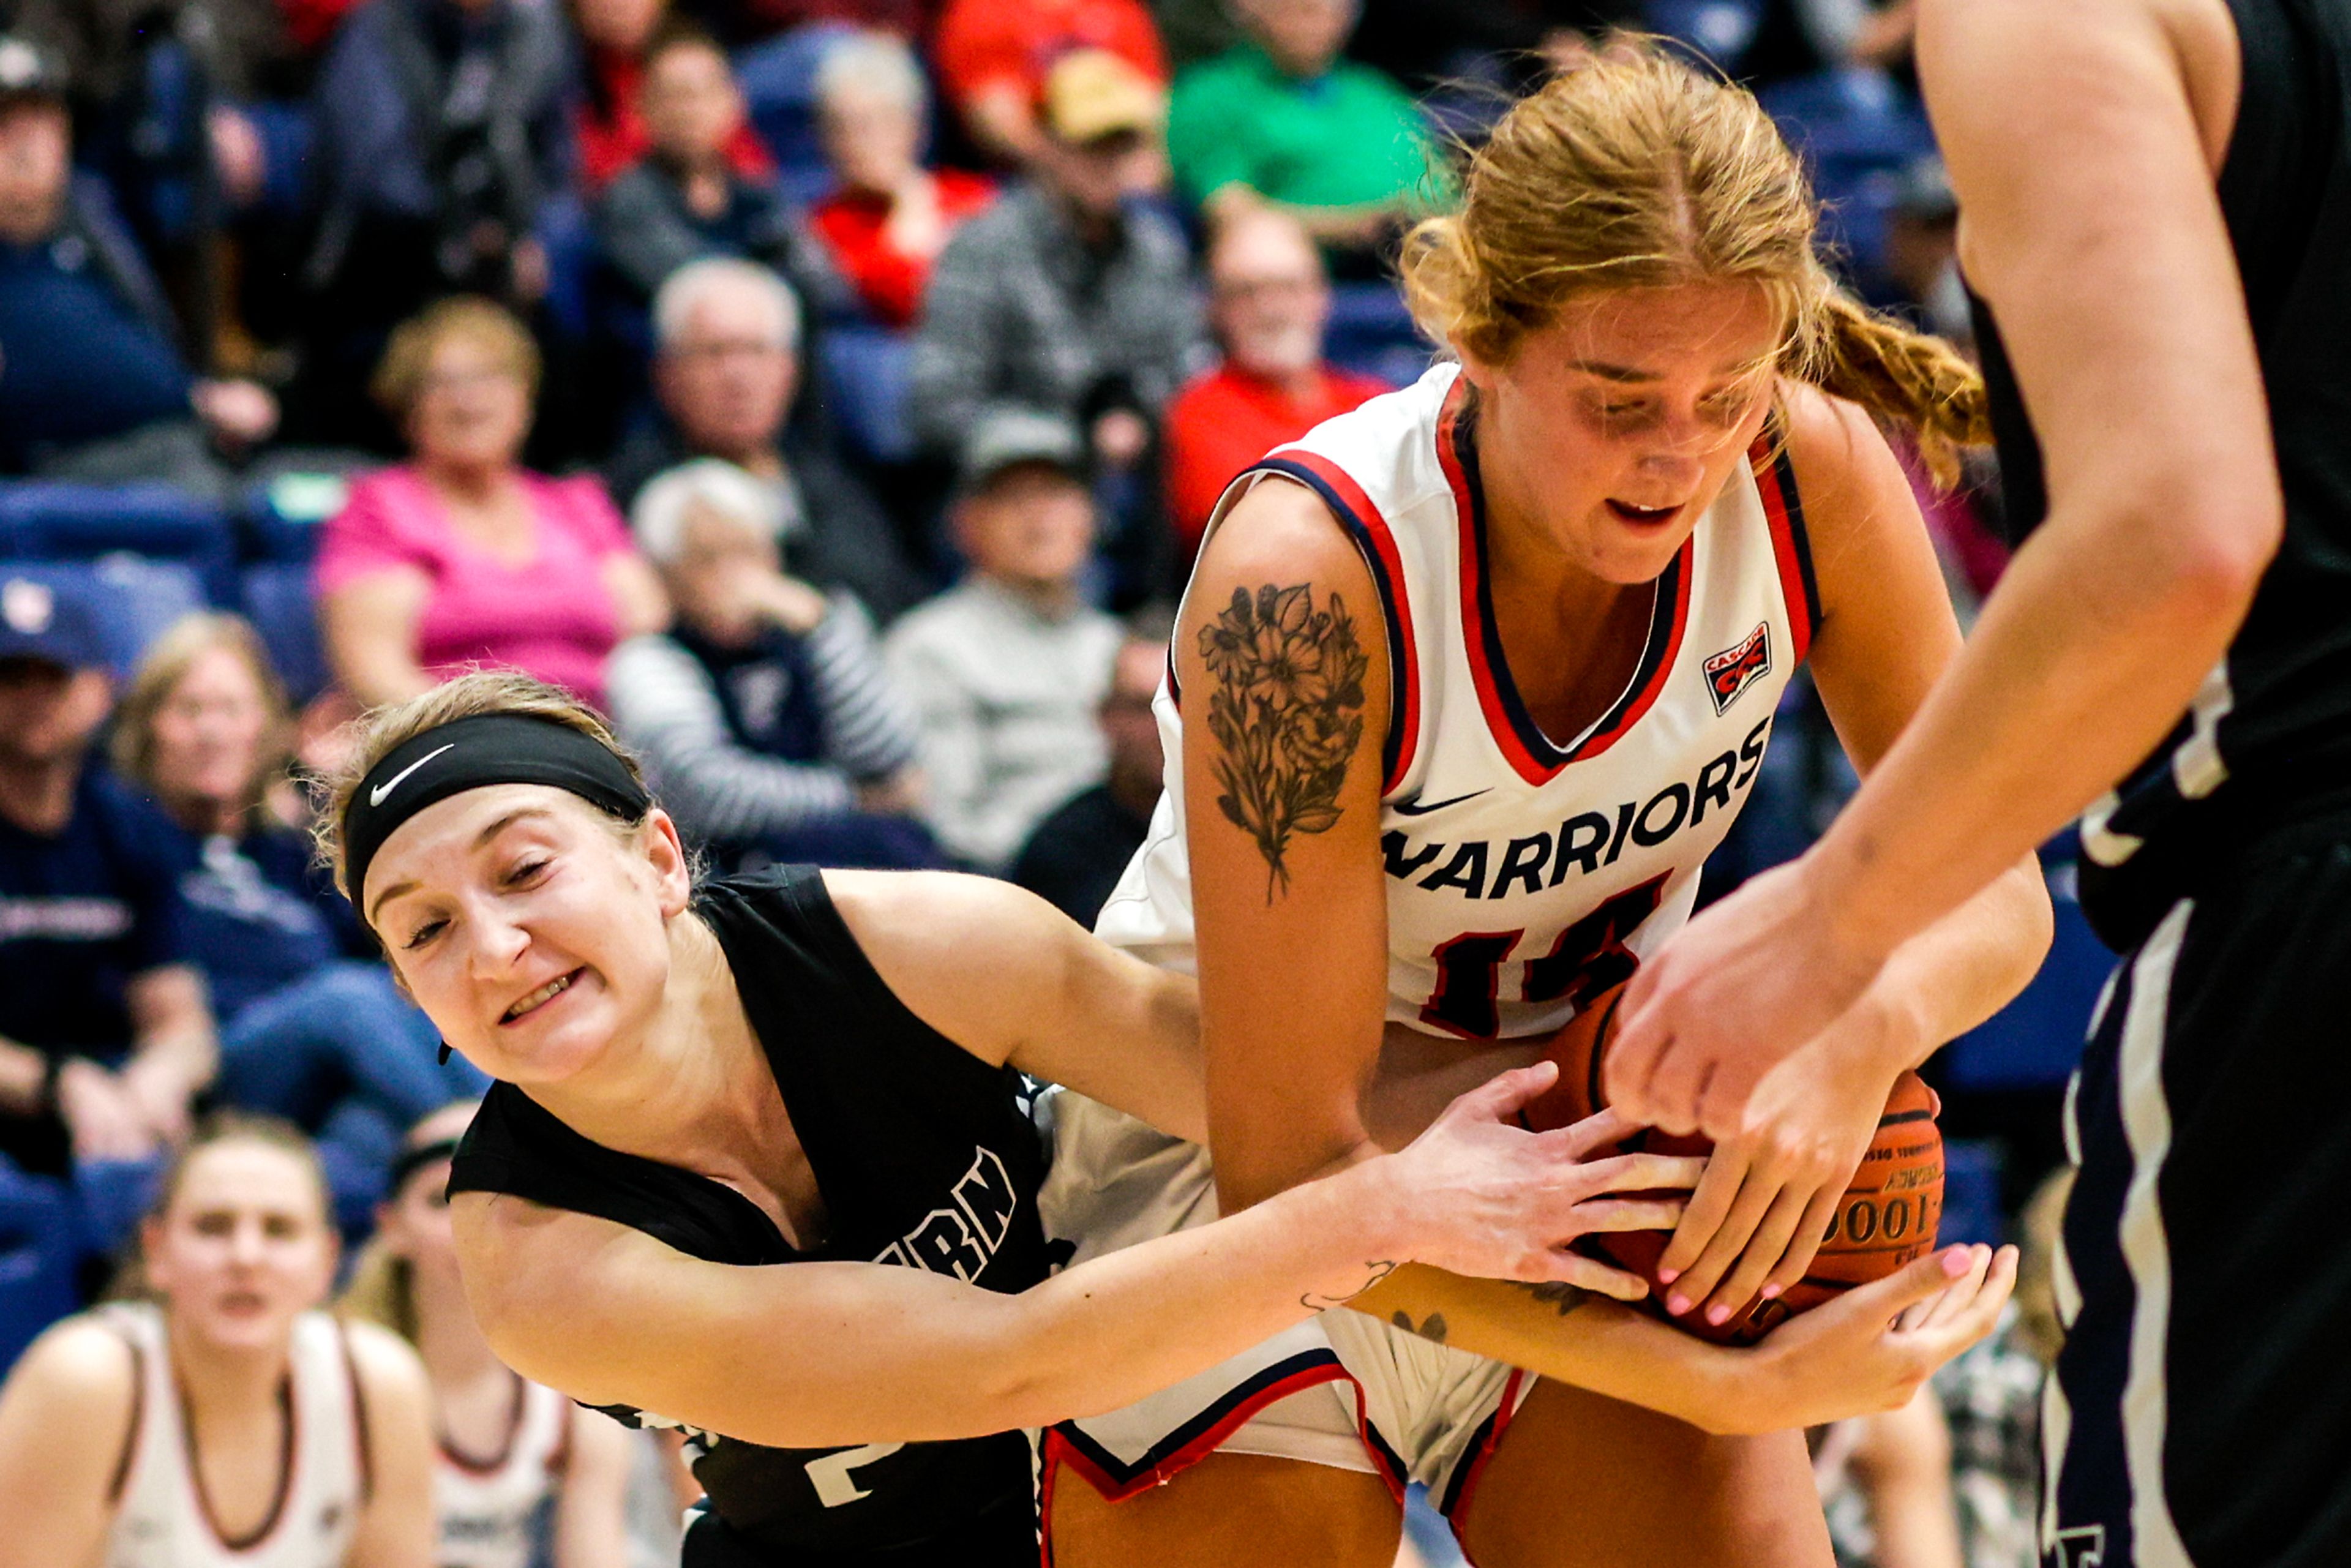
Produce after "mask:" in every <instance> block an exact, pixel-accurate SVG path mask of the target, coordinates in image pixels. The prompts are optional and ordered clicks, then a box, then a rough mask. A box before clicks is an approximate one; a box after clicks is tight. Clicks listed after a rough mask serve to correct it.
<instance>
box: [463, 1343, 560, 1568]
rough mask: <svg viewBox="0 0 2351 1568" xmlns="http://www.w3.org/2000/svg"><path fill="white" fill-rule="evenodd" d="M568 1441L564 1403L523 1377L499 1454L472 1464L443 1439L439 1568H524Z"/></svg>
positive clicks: (557, 1477) (547, 1389) (526, 1566)
mask: <svg viewBox="0 0 2351 1568" xmlns="http://www.w3.org/2000/svg"><path fill="white" fill-rule="evenodd" d="M570 1437H571V1401H569V1399H566V1398H565V1397H564V1396H562V1395H560V1394H558V1393H557V1392H556V1391H555V1390H554V1389H552V1388H549V1387H547V1386H546V1385H543V1384H538V1383H533V1382H531V1381H530V1380H528V1378H522V1377H517V1378H516V1379H515V1409H514V1424H513V1425H512V1426H511V1427H508V1428H507V1441H506V1447H505V1448H504V1449H502V1450H501V1451H500V1452H499V1453H497V1454H496V1455H495V1456H493V1457H491V1458H485V1459H476V1458H472V1457H470V1456H467V1455H465V1454H460V1453H459V1452H457V1451H456V1449H455V1448H452V1447H450V1445H449V1440H448V1438H447V1437H445V1436H444V1437H443V1438H442V1440H441V1443H440V1446H439V1448H438V1450H437V1452H436V1454H435V1457H434V1467H433V1511H434V1513H435V1514H436V1515H437V1516H438V1517H439V1519H440V1521H441V1548H440V1552H441V1555H440V1557H439V1559H438V1561H439V1563H440V1568H530V1563H531V1559H532V1551H533V1547H534V1544H535V1537H534V1534H533V1531H534V1529H535V1528H536V1525H537V1521H538V1511H539V1508H540V1506H541V1505H542V1504H544V1503H545V1502H546V1501H547V1500H548V1498H549V1496H550V1495H551V1494H552V1493H553V1492H554V1491H555V1490H556V1486H557V1484H558V1482H559V1479H560V1478H561V1477H562V1474H563V1461H564V1458H565V1457H566V1456H567V1454H568V1453H569V1448H570Z"/></svg>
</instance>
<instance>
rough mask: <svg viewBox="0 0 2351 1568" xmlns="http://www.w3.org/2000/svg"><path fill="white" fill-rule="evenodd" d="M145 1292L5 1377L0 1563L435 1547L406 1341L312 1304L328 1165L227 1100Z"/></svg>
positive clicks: (386, 1566) (378, 1553)
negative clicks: (231, 1110) (230, 1109)
mask: <svg viewBox="0 0 2351 1568" xmlns="http://www.w3.org/2000/svg"><path fill="white" fill-rule="evenodd" d="M140 1248H141V1261H142V1264H143V1267H144V1271H145V1284H146V1287H147V1294H146V1299H142V1300H139V1301H120V1302H115V1303H111V1304H109V1305H107V1306H102V1307H99V1309H97V1310H96V1311H94V1312H85V1313H83V1314H81V1315H80V1316H78V1317H74V1318H68V1319H67V1320H66V1321H65V1322H61V1323H59V1324H57V1326H56V1327H54V1328H52V1329H50V1330H49V1331H48V1332H47V1333H45V1334H43V1335H42V1336H41V1337H40V1338H39V1339H38V1340H37V1341H35V1342H34V1343H33V1345H32V1347H31V1348H30V1349H28V1350H27V1351H26V1353H25V1356H24V1359H23V1360H22V1361H21V1362H19V1363H18V1364H17V1365H16V1370H15V1371H14V1372H12V1373H11V1374H10V1375H9V1378H8V1382H7V1385H6V1386H5V1388H0V1520H5V1521H6V1523H5V1526H0V1564H5V1565H7V1568H81V1565H84V1564H97V1563H104V1564H105V1565H106V1568H428V1565H430V1564H431V1563H433V1562H434V1557H433V1474H432V1466H433V1459H432V1451H433V1437H432V1428H431V1426H430V1417H429V1415H428V1405H429V1400H430V1397H431V1396H430V1394H429V1393H428V1391H427V1390H426V1388H425V1384H424V1373H423V1368H421V1367H420V1366H418V1365H417V1364H416V1357H415V1356H414V1355H413V1354H411V1352H410V1351H409V1349H408V1347H407V1346H406V1345H404V1344H402V1343H400V1341H398V1340H397V1339H395V1338H393V1337H392V1335H391V1334H389V1333H384V1332H383V1331H382V1330H381V1329H377V1328H374V1327H372V1326H371V1325H368V1324H365V1323H358V1324H350V1325H345V1324H342V1323H339V1322H336V1321H335V1320H334V1319H333V1318H331V1317H329V1316H328V1315H327V1314H326V1313H325V1312H319V1311H318V1310H317V1307H318V1304H319V1301H321V1300H322V1299H323V1298H324V1297H325V1295H326V1292H327V1287H328V1286H329V1283H330V1282H331V1281H333V1279H334V1274H335V1251H336V1243H335V1232H334V1228H333V1225H332V1223H331V1222H330V1220H329V1215H328V1200H327V1184H326V1177H325V1176H324V1175H323V1174H322V1173H321V1172H320V1170H319V1161H318V1156H317V1155H316V1154H314V1153H313V1152H312V1150H311V1148H310V1145H309V1144H308V1142H307V1141H306V1140H305V1139H304V1138H303V1137H302V1135H301V1134H299V1133H298V1132H296V1131H295V1130H294V1129H293V1128H292V1127H290V1126H287V1125H286V1124H283V1123H279V1122H276V1121H272V1120H269V1119H266V1118H261V1117H246V1116H237V1115H225V1116H222V1117H219V1118H216V1119H214V1120H213V1121H210V1122H208V1123H206V1124H204V1125H203V1126H201V1127H199V1128H198V1130H197V1132H196V1134H195V1136H194V1139H193V1141H192V1142H191V1143H190V1144H189V1145H188V1146H187V1147H186V1148H185V1149H184V1150H183V1152H182V1153H181V1155H179V1157H178V1159H177V1160H176V1161H175V1162H174V1163H173V1165H172V1166H171V1167H170V1169H169V1170H168V1171H167V1172H166V1174H165V1176H164V1178H163V1184H162V1195H161V1197H159V1198H158V1200H157V1204H156V1207H155V1211H154V1213H153V1215H152V1217H151V1218H149V1219H148V1221H147V1223H146V1225H145V1227H144V1228H142V1229H141V1233H140Z"/></svg>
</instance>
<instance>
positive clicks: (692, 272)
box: [606, 256, 930, 621]
mask: <svg viewBox="0 0 2351 1568" xmlns="http://www.w3.org/2000/svg"><path fill="white" fill-rule="evenodd" d="M653 344H654V347H653V391H654V393H655V395H656V397H657V398H658V399H659V401H660V404H661V417H660V418H659V419H658V420H657V421H655V422H654V423H652V424H650V425H648V426H646V427H644V428H643V429H640V430H638V431H637V432H635V433H634V434H632V435H631V436H630V437H629V438H628V439H627V440H626V441H624V442H623V443H622V446H621V449H620V450H619V451H618V452H617V453H615V454H614V455H613V457H612V461H611V465H610V466H609V467H608V468H607V469H606V479H607V481H608V483H609V484H610V486H611V491H612V495H613V497H614V498H615V499H617V500H618V501H619V502H620V503H621V504H622V506H623V507H628V506H632V505H633V504H634V502H635V500H636V497H637V493H638V492H639V491H640V490H641V489H643V487H644V485H645V483H646V481H647V480H649V479H651V478H652V477H653V476H654V475H656V474H658V473H660V472H661V471H662V470H664V469H665V468H671V467H674V466H675V465H678V464H680V463H683V462H685V461H686V460H687V459H689V458H694V457H723V458H725V459H726V461H727V462H729V463H732V464H734V465H736V466H737V467H738V468H741V469H743V470H745V471H746V472H747V473H749V474H750V475H751V476H754V477H755V478H757V479H758V480H759V481H760V482H761V483H762V484H765V485H767V486H769V487H771V488H772V489H773V490H774V491H775V493H776V496H777V497H778V507H779V508H780V516H781V517H782V518H783V521H782V523H781V524H780V526H779V534H778V537H779V538H781V540H782V542H783V549H784V559H785V560H786V562H787V563H789V566H790V568H791V570H792V571H793V572H794V573H795V574H797V575H799V576H801V577H804V578H806V579H808V580H810V582H813V583H815V584H816V585H817V586H819V587H820V588H826V589H831V588H846V589H848V590H849V591H851V592H852V593H854V594H856V595H857V597H858V598H859V599H860V600H862V601H864V604H865V607H866V609H867V610H869V611H871V612H872V613H873V614H874V615H875V616H876V617H877V618H879V619H881V620H884V621H886V620H888V619H890V618H891V617H893V616H894V615H896V614H897V613H898V612H900V611H903V610H904V609H905V608H906V607H907V606H909V605H911V604H913V603H914V602H915V601H918V600H920V599H922V598H923V597H924V596H925V594H926V593H927V592H928V591H929V590H930V584H929V583H928V582H927V581H925V580H924V578H923V577H922V576H921V574H919V573H918V572H916V571H915V570H914V568H913V567H911V566H910V565H908V564H907V562H906V559H905V557H904V553H903V552H902V551H901V549H900V548H899V544H898V536H897V530H896V529H895V528H893V526H892V524H891V521H890V518H889V517H888V515H887V514H886V513H884V512H883V509H882V507H881V505H880V503H879V502H877V501H875V500H874V498H873V497H872V494H871V492H869V491H868V490H867V489H866V488H865V486H863V484H862V483H861V482H860V481H859V480H858V479H857V478H856V476H853V475H852V474H851V473H850V471H849V469H848V468H847V466H846V465H843V464H842V462H841V459H840V458H838V457H837V456H835V455H833V454H832V453H831V451H830V450H829V449H828V448H827V447H826V445H825V444H824V443H823V441H822V440H821V439H820V437H819V436H818V435H817V434H813V433H812V432H811V431H810V430H809V429H808V428H806V427H804V426H798V425H792V424H789V423H787V421H788V420H789V415H790V413H791V407H792V400H793V397H794V396H795V394H797V392H799V382H800V358H799V354H800V308H799V300H798V299H797V298H794V296H793V294H792V291H791V289H790V287H789V286H788V285H787V284H786V283H785V282H784V280H783V279H782V278H780V277H777V276H776V275H775V273H773V272H771V271H769V270H768V268H766V267H761V266H759V265H758V263H756V262H750V261H743V260H739V259H737V258H734V257H728V256H713V257H709V258H706V259H705V260H701V261H696V262H692V263H689V264H688V265H686V266H684V267H680V268H679V269H678V270H677V271H676V272H674V273H673V274H672V275H671V276H670V278H669V281H668V282H666V283H664V285H662V288H661V292H660V293H659V294H658V295H656V296H655V297H654V299H653Z"/></svg>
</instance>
